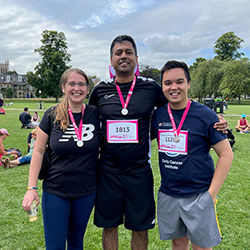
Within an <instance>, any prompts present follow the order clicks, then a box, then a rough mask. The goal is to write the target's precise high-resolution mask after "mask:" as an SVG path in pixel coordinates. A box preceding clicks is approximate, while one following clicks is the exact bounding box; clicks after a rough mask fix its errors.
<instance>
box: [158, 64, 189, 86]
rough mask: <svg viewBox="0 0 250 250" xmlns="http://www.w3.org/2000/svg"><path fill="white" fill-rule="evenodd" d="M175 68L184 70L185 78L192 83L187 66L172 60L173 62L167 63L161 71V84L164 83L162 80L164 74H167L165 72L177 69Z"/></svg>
mask: <svg viewBox="0 0 250 250" xmlns="http://www.w3.org/2000/svg"><path fill="white" fill-rule="evenodd" d="M175 68H181V69H183V70H184V73H185V76H186V78H187V81H188V82H190V80H191V78H190V74H189V70H188V66H187V64H186V63H184V62H179V61H174V60H172V61H168V62H166V64H165V65H164V66H163V67H162V69H161V83H162V78H163V74H164V73H165V71H167V70H169V69H175Z"/></svg>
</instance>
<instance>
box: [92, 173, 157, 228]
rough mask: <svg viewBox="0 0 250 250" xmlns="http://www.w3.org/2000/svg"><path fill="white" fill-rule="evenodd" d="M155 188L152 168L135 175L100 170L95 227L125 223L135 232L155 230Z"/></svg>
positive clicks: (108, 226)
mask: <svg viewBox="0 0 250 250" xmlns="http://www.w3.org/2000/svg"><path fill="white" fill-rule="evenodd" d="M153 186H154V182H153V174H152V170H151V169H150V168H149V169H147V170H145V171H143V172H140V173H136V174H132V175H125V174H116V173H112V172H110V171H106V170H103V169H99V176H98V185H97V196H96V204H95V215H94V224H95V225H96V226H98V227H103V228H114V227H117V226H119V225H120V224H123V223H124V226H125V228H127V229H129V230H132V231H144V230H148V229H152V228H154V226H155V200H154V190H153Z"/></svg>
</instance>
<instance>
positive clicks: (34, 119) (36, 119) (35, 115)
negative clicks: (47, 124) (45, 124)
mask: <svg viewBox="0 0 250 250" xmlns="http://www.w3.org/2000/svg"><path fill="white" fill-rule="evenodd" d="M39 119H40V116H39V115H38V113H37V112H36V111H34V113H33V116H32V117H31V122H32V124H33V125H35V126H37V125H39V123H40V122H39Z"/></svg>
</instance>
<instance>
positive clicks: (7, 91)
mask: <svg viewBox="0 0 250 250" xmlns="http://www.w3.org/2000/svg"><path fill="white" fill-rule="evenodd" d="M3 92H4V95H5V96H6V98H12V97H13V95H14V90H13V89H12V88H10V87H8V88H6V89H3Z"/></svg>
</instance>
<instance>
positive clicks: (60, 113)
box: [52, 68, 89, 131]
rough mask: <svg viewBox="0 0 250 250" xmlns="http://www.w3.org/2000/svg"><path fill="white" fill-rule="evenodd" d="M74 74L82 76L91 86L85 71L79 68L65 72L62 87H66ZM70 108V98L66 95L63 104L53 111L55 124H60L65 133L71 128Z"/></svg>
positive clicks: (62, 77) (61, 80) (61, 82)
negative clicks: (69, 76) (69, 77)
mask: <svg viewBox="0 0 250 250" xmlns="http://www.w3.org/2000/svg"><path fill="white" fill-rule="evenodd" d="M73 72H75V73H77V74H79V75H82V76H83V77H84V78H85V79H86V82H87V84H89V79H88V76H87V75H86V73H85V72H84V71H82V70H81V69H78V68H69V69H67V70H65V71H64V73H63V74H62V76H61V79H60V85H61V87H65V84H66V82H67V78H68V75H69V74H71V73H73ZM68 107H69V103H68V98H67V96H66V95H64V98H63V101H62V103H60V104H59V105H55V106H54V108H53V109H52V115H53V116H54V117H55V121H54V123H58V124H59V126H60V128H61V129H62V130H63V131H65V130H66V129H67V128H68V126H69V115H68Z"/></svg>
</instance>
